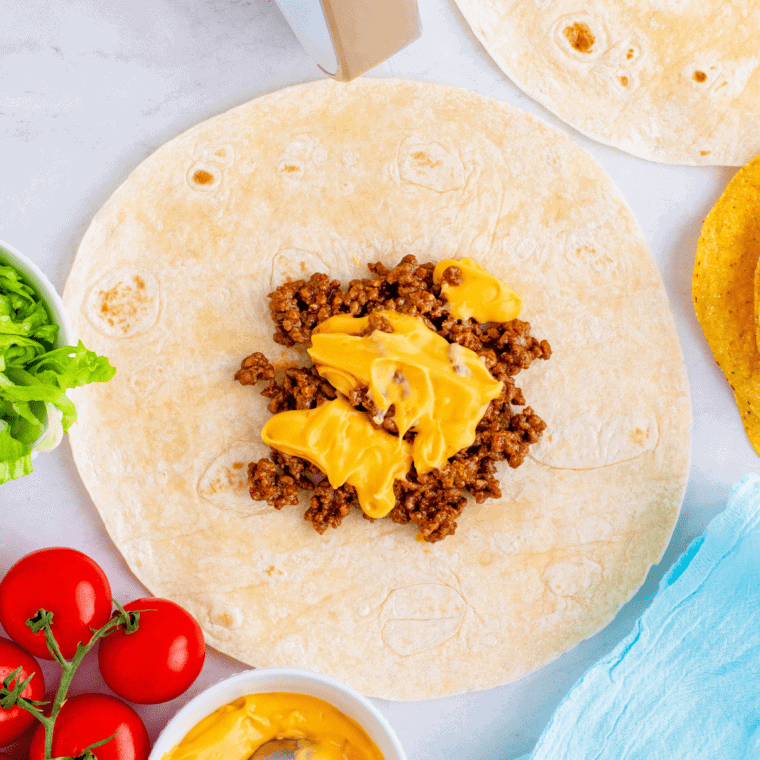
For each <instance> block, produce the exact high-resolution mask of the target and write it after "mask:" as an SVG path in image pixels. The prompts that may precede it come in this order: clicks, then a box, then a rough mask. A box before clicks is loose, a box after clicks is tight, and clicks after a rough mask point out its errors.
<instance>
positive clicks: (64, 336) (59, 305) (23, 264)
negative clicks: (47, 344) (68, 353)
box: [0, 240, 75, 347]
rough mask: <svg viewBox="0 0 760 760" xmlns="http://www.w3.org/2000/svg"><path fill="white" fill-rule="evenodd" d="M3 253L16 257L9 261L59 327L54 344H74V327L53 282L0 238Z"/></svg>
mask: <svg viewBox="0 0 760 760" xmlns="http://www.w3.org/2000/svg"><path fill="white" fill-rule="evenodd" d="M3 253H7V254H9V256H10V258H11V259H17V261H11V262H10V263H11V264H12V265H13V266H14V267H16V268H18V269H19V270H20V271H21V274H23V275H24V276H25V277H27V278H28V279H29V280H31V283H30V284H31V285H32V286H33V287H34V289H35V290H37V291H38V292H39V295H40V298H42V300H43V301H44V302H45V306H47V307H48V309H49V311H50V312H51V314H50V318H51V319H52V320H53V322H55V323H56V324H57V325H58V327H59V328H60V330H59V331H58V336H57V337H56V341H55V346H56V347H58V346H71V345H74V342H75V341H74V328H73V327H72V325H71V320H69V316H68V314H67V313H66V307H65V306H64V305H63V300H62V299H61V297H60V296H59V295H58V291H57V290H56V289H55V286H54V285H53V283H52V282H50V280H49V279H48V277H47V275H46V274H45V273H44V272H43V271H42V270H41V269H40V268H39V267H38V266H37V265H36V264H35V263H34V262H33V261H32V260H31V259H30V258H29V257H28V256H26V255H24V254H23V253H21V251H19V250H18V248H15V247H14V246H12V245H10V243H6V242H5V241H4V240H0V256H1V255H2V254H3ZM19 265H20V266H19Z"/></svg>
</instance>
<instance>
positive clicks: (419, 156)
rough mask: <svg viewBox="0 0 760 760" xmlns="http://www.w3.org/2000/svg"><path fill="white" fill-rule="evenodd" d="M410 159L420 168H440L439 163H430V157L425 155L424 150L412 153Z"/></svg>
mask: <svg viewBox="0 0 760 760" xmlns="http://www.w3.org/2000/svg"><path fill="white" fill-rule="evenodd" d="M412 158H413V159H414V160H415V161H416V162H417V163H418V164H420V165H421V166H427V167H428V168H430V169H435V167H436V166H440V165H441V162H440V161H431V160H430V156H428V154H427V153H425V151H424V150H418V151H416V152H414V153H412Z"/></svg>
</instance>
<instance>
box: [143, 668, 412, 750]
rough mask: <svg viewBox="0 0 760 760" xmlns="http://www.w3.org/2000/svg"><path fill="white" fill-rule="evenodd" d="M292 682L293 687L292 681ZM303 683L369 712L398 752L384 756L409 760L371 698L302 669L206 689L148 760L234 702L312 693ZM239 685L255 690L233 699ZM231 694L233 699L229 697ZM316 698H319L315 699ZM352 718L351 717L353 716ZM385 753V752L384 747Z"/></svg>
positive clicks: (245, 674)
mask: <svg viewBox="0 0 760 760" xmlns="http://www.w3.org/2000/svg"><path fill="white" fill-rule="evenodd" d="M280 679H282V681H283V683H282V684H281V685H278V686H277V688H273V687H270V686H265V688H257V687H258V684H259V682H267V681H271V680H280ZM289 679H292V680H293V683H292V684H290V685H289V683H288V680H289ZM298 681H300V682H302V683H303V682H311V683H314V684H315V685H317V686H322V687H327V689H328V690H332V691H334V692H335V694H336V696H341V697H343V698H344V701H346V698H347V701H349V702H353V703H355V705H356V706H357V707H359V708H360V709H363V710H364V711H366V712H368V713H369V715H370V717H371V718H372V719H373V720H374V721H375V722H376V723H377V728H378V729H379V730H380V731H381V732H382V734H383V739H385V740H387V743H388V744H389V745H390V748H391V749H392V750H393V752H395V757H394V756H387V753H384V757H385V760H407V757H406V753H405V752H404V748H403V747H402V746H401V742H400V741H399V739H398V737H397V736H396V733H395V731H394V730H393V728H392V726H391V724H390V723H389V722H388V719H387V718H386V717H385V716H384V715H383V714H382V713H381V712H380V710H378V709H377V707H375V705H374V704H372V702H370V700H369V699H367V697H365V696H364V695H363V694H360V693H359V692H358V691H356V690H355V689H353V688H351V687H350V686H347V685H346V684H344V683H341V682H340V681H338V680H336V679H335V678H332V677H330V676H327V675H324V674H323V673H317V672H314V671H311V670H303V669H300V668H256V669H253V670H244V671H242V672H241V673H236V674H235V675H233V676H230V677H229V678H225V679H223V680H221V681H219V682H217V683H215V684H213V685H212V686H209V687H208V688H206V689H204V690H203V691H202V692H201V693H200V694H198V695H196V696H195V697H193V699H191V700H190V701H189V702H187V704H185V705H184V706H183V707H181V708H180V709H179V710H178V712H177V713H175V715H174V716H173V717H172V718H171V719H170V720H169V722H168V723H167V724H166V725H165V726H164V728H163V729H162V730H161V733H160V734H159V735H158V738H157V739H156V741H155V743H154V744H153V748H152V749H151V752H150V756H149V759H148V760H161V758H162V757H163V756H164V755H165V754H166V753H167V752H169V751H170V750H171V749H172V747H174V746H176V745H177V744H178V743H179V742H180V741H181V740H182V738H183V737H184V736H185V735H186V734H187V733H188V732H189V731H190V730H191V729H192V728H193V727H194V726H196V725H197V724H198V723H199V722H200V721H201V720H203V719H204V718H205V717H207V716H208V715H210V714H211V713H213V712H214V711H215V710H218V709H219V708H220V707H222V706H223V705H226V704H229V703H230V702H234V701H235V700H236V699H239V698H240V697H241V696H243V695H245V694H257V693H261V694H265V693H268V692H286V693H287V692H291V693H295V694H306V693H308V692H305V691H301V688H303V687H300V688H299V686H298V683H297V682H298ZM239 684H246V685H248V684H250V686H251V690H250V691H245V692H243V693H241V694H239V695H238V696H232V694H234V693H236V690H235V689H234V687H235V686H238V685H239ZM225 694H229V695H230V696H225ZM315 696H316V695H315ZM318 698H319V699H324V701H326V702H329V703H330V704H333V706H334V707H336V708H337V709H339V710H341V711H342V708H341V707H340V706H339V705H336V704H335V703H334V702H332V701H331V699H330V698H329V697H327V698H325V697H323V696H320V697H318ZM349 717H351V716H349ZM352 720H356V722H357V723H359V725H361V727H362V729H363V730H364V731H365V732H367V734H368V735H370V738H371V739H372V740H373V741H374V742H375V744H378V738H380V737H379V736H378V735H377V734H376V733H375V734H372V733H371V732H370V731H369V730H368V727H367V726H366V725H365V724H364V723H362V722H361V721H360V720H357V719H356V718H352ZM380 749H381V752H382V751H383V748H382V747H381V748H380Z"/></svg>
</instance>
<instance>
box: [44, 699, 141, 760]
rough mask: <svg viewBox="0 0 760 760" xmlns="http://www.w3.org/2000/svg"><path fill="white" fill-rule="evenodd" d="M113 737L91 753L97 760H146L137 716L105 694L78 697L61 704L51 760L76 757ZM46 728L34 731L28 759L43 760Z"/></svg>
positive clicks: (128, 707) (118, 701) (117, 700)
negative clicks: (96, 743) (91, 745)
mask: <svg viewBox="0 0 760 760" xmlns="http://www.w3.org/2000/svg"><path fill="white" fill-rule="evenodd" d="M114 733H115V734H116V736H114V738H113V739H111V741H109V742H106V743H105V744H103V745H101V746H100V747H96V748H95V749H93V750H92V753H93V754H94V755H95V756H96V757H97V758H98V760H146V758H147V757H148V755H149V754H150V740H149V739H148V732H147V731H146V730H145V725H144V724H143V722H142V721H141V720H140V716H139V715H138V714H137V713H136V712H135V711H134V710H133V709H132V708H131V707H130V706H129V705H126V704H124V702H122V701H121V700H120V699H116V697H111V696H109V695H108V694H79V695H78V696H76V697H70V698H69V699H67V700H66V701H65V702H64V703H63V707H62V708H61V711H60V712H59V713H58V717H57V718H56V721H55V728H54V729H53V754H52V756H53V757H62V756H64V757H78V756H79V755H81V754H83V752H84V750H85V749H86V748H87V747H88V746H89V745H90V744H94V743H95V742H99V741H101V740H102V739H107V738H108V737H109V736H111V734H114ZM44 757H45V728H44V726H43V725H42V724H40V727H39V728H38V729H37V730H36V731H35V733H34V737H33V739H32V744H31V747H30V748H29V760H44Z"/></svg>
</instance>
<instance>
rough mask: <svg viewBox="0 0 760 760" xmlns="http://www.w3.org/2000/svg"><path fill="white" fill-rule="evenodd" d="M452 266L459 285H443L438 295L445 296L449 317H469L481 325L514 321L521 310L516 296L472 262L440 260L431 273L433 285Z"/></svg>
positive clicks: (520, 301) (471, 260)
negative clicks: (459, 274) (450, 315)
mask: <svg viewBox="0 0 760 760" xmlns="http://www.w3.org/2000/svg"><path fill="white" fill-rule="evenodd" d="M452 266H455V267H457V268H458V269H459V270H460V271H461V272H462V282H461V284H460V285H448V284H447V283H444V284H443V285H442V286H441V293H442V294H443V295H444V296H446V300H447V301H448V303H449V308H450V311H451V314H452V315H453V316H455V317H456V318H457V319H462V320H465V319H469V318H470V317H472V318H473V319H474V320H475V321H476V322H480V323H481V324H485V323H486V322H509V321H510V320H512V319H516V318H517V316H518V315H519V314H520V311H521V310H522V300H521V299H520V296H518V295H517V293H515V291H514V290H512V289H511V288H510V287H508V286H507V285H505V284H504V283H503V282H502V281H501V280H497V279H496V277H493V276H491V275H490V274H488V272H486V270H485V269H483V267H481V266H480V264H478V263H477V262H476V261H473V259H461V260H460V261H453V260H447V261H441V262H440V263H439V264H437V265H436V267H435V269H434V270H433V282H434V283H435V284H436V285H437V284H438V283H440V282H441V279H442V278H443V273H444V272H445V271H446V270H447V269H448V268H449V267H452Z"/></svg>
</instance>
